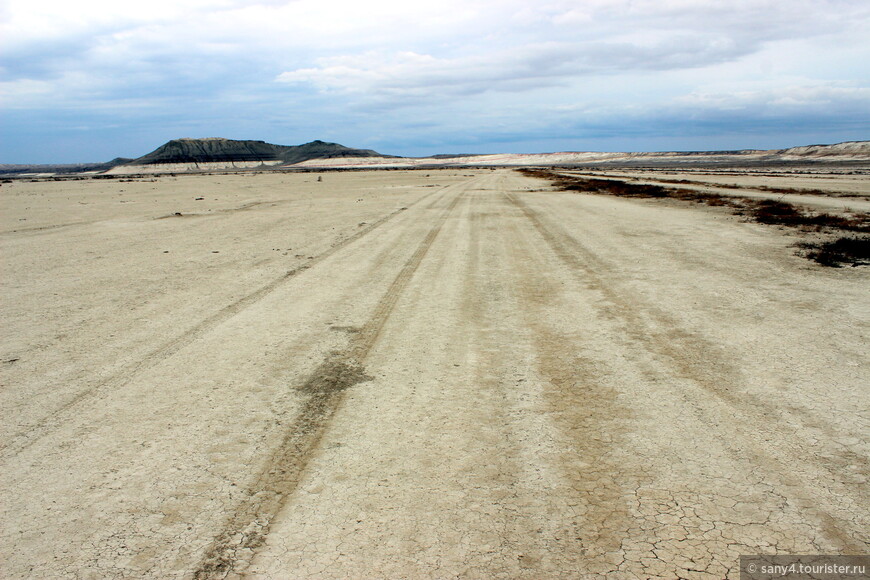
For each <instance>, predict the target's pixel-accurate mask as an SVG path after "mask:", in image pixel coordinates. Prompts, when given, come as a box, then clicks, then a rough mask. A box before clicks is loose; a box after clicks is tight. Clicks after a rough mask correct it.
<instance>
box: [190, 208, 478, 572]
mask: <svg viewBox="0 0 870 580" xmlns="http://www.w3.org/2000/svg"><path fill="white" fill-rule="evenodd" d="M461 198H462V194H461V193H456V194H455V195H454V197H453V199H452V200H451V201H450V202H449V204H448V206H447V207H446V209H444V210H443V211H442V213H441V215H440V216H439V217H438V218H437V219H436V222H435V224H434V225H433V226H432V228H431V229H430V230H429V232H428V234H427V235H426V237H425V238H423V240H422V241H421V242H420V244H419V245H418V246H417V249H416V251H415V252H414V253H413V254H412V255H411V257H410V258H409V259H408V261H407V262H405V264H404V266H402V269H401V270H400V271H399V273H398V274H397V275H396V277H395V279H394V280H393V281H392V283H391V284H390V286H389V287H388V288H387V291H386V292H385V293H384V295H383V296H382V297H381V299H380V300H379V301H378V303H377V305H376V306H375V309H374V312H373V314H372V315H371V317H370V318H369V319H368V321H367V322H366V323H365V324H364V325H363V326H362V327H361V328H360V329H359V330H358V331H356V332H353V333H352V334H353V336H352V339H351V341H350V344H349V345H348V347H347V348H346V349H345V350H343V351H340V352H334V353H332V354H331V356H329V357H328V358H327V359H326V360H324V361H323V362H322V363H321V364H320V365H319V366H318V367H317V369H315V371H314V372H313V373H312V374H311V375H309V376H308V377H307V378H306V379H305V381H304V382H303V384H302V385H300V386H298V387H297V389H298V390H299V391H300V392H301V393H304V394H305V395H306V396H307V399H306V400H305V402H304V403H303V404H302V409H301V410H300V411H299V413H298V415H297V418H296V420H295V421H293V422H292V423H291V427H290V429H288V431H287V432H286V434H285V436H284V439H283V440H282V441H281V443H280V445H279V446H278V447H277V448H276V449H275V450H274V451H272V452H271V454H270V456H269V458H268V459H267V460H266V462H265V465H264V467H263V468H262V469H261V470H260V472H259V475H258V476H257V477H256V478H255V479H254V483H253V484H252V485H251V487H250V488H249V489H248V490H247V492H246V493H245V494H244V495H245V497H246V498H248V499H246V500H245V501H243V502H242V503H241V504H240V505H239V506H238V507H237V508H236V509H235V511H234V513H233V515H232V516H231V517H230V518H229V520H228V521H227V524H226V525H225V527H224V529H223V530H222V531H221V532H220V533H218V534H217V536H216V538H215V540H214V542H213V544H212V545H211V547H210V548H209V549H208V550H207V551H206V553H205V556H204V557H203V559H202V561H201V563H200V564H199V566H198V567H197V569H196V572H195V573H194V577H195V578H197V579H206V578H225V577H227V575H228V574H230V573H232V572H233V571H235V570H238V569H243V568H244V567H245V566H246V565H247V564H248V562H249V561H250V560H251V558H253V556H254V555H255V550H256V549H257V548H258V547H259V546H260V545H262V543H263V541H264V540H265V537H266V535H267V534H268V533H269V529H270V524H271V522H272V519H273V518H274V517H275V515H276V514H277V513H278V512H279V511H280V509H281V508H282V506H283V505H284V503H285V502H286V501H287V500H288V499H289V497H290V496H291V495H292V494H293V492H294V490H295V489H296V486H297V485H298V483H299V480H300V478H301V477H302V474H303V473H304V471H305V467H306V465H307V463H308V460H309V458H310V456H311V455H312V453H313V452H314V451H315V449H316V448H317V445H318V443H319V442H320V440H321V437H322V436H323V433H324V431H325V430H326V429H327V428H328V426H329V422H330V420H331V419H332V417H333V415H334V414H335V412H336V410H337V409H338V408H339V407H340V406H341V403H342V401H343V400H344V393H345V391H346V390H347V389H348V388H350V387H352V386H353V385H355V384H357V383H360V382H363V381H366V380H369V379H370V377H368V376H367V375H366V371H365V367H364V363H365V359H366V356H367V355H368V352H369V350H371V348H372V346H373V345H374V344H375V342H377V340H378V337H379V336H380V333H381V330H382V329H383V327H384V324H385V323H386V322H387V319H388V318H389V316H390V313H391V312H392V311H393V309H394V308H395V305H396V302H398V300H399V298H400V297H401V295H402V292H403V290H404V289H405V287H406V286H407V285H408V283H409V282H410V281H411V278H412V277H413V275H414V273H415V272H416V271H417V268H418V267H419V266H420V263H421V262H422V261H423V259H424V258H425V256H426V253H427V252H428V251H429V248H430V247H431V246H432V242H434V241H435V238H437V237H438V234H439V233H440V231H441V228H442V227H443V225H444V223H445V222H446V221H447V219H448V217H449V216H450V215H451V213H452V212H453V210H454V208H455V207H456V205H457V204H458V203H459V201H460V199H461ZM434 203H437V202H433V204H434Z"/></svg>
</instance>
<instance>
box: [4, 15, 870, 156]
mask: <svg viewBox="0 0 870 580" xmlns="http://www.w3.org/2000/svg"><path fill="white" fill-rule="evenodd" d="M868 39H870V4H868V3H867V2H866V0H825V1H821V0H790V1H784V0H728V1H712V0H574V1H561V0H553V1H546V0H545V1H540V2H528V1H516V0H503V1H489V0H462V1H455V0H445V1H436V2H432V1H430V2H425V3H424V2H416V1H393V0H374V1H369V2H358V1H354V2H345V1H340V2H330V1H329V0H320V1H313V0H294V1H285V0H260V1H242V0H217V1H215V0H155V1H151V2H148V3H128V2H122V1H118V0H113V1H107V0H106V1H104V0H98V1H94V0H82V1H80V2H77V3H70V2H66V1H62V2H61V1H55V0H0V119H2V120H0V123H2V124H0V131H2V133H0V137H2V146H0V163H26V162H76V161H96V160H108V159H109V158H111V157H114V156H115V155H122V156H130V157H136V156H139V155H142V154H145V153H147V152H148V151H150V150H152V149H154V148H156V147H157V146H159V145H161V144H162V143H163V142H165V141H167V140H168V139H172V138H177V137H183V136H189V137H206V136H223V137H229V138H236V139H263V140H266V141H270V142H274V143H281V144H298V143H303V142H306V141H310V140H313V139H324V140H330V141H337V142H340V143H342V144H345V145H348V146H355V147H367V148H374V149H377V150H379V151H382V152H384V153H389V154H397V155H424V154H432V153H445V152H508V151H516V152H540V151H556V150H671V149H731V148H744V147H745V148H774V147H787V146H792V145H799V144H807V143H815V142H829V143H830V142H837V141H843V140H851V139H868V138H870V132H868V129H870V78H868V76H870V67H868V66H867V63H868V62H870V40H868Z"/></svg>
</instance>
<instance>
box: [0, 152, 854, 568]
mask: <svg viewBox="0 0 870 580" xmlns="http://www.w3.org/2000/svg"><path fill="white" fill-rule="evenodd" d="M316 177H317V175H316V174H285V175H282V174H265V175H211V176H178V177H172V176H157V177H149V178H145V179H139V178H137V179H134V180H133V181H118V180H87V181H64V182H51V181H48V182H40V183H28V182H16V183H14V184H11V185H10V184H4V185H3V186H2V189H0V199H2V204H3V211H2V214H0V223H2V227H0V240H2V248H3V251H2V261H3V276H2V285H3V290H2V292H3V294H2V295H3V301H2V309H3V323H4V328H5V332H4V333H3V336H2V347H0V356H2V360H0V368H2V373H3V375H2V409H3V421H2V431H0V433H2V439H0V441H2V449H0V461H2V464H0V477H2V489H3V491H4V498H3V501H2V503H0V514H2V529H0V577H2V578H13V579H17V578H60V577H64V578H89V579H91V578H92V579H103V578H194V577H199V578H223V577H228V578H239V577H249V578H273V579H284V578H288V579H289V578H529V579H540V578H578V577H579V578H604V577H605V576H606V577H608V578H626V579H629V578H638V577H661V578H676V577H680V578H699V579H700V578H723V577H729V578H736V577H737V576H738V572H737V569H736V567H737V559H738V556H739V555H740V554H753V553H852V554H855V553H858V554H860V553H867V552H868V547H867V543H868V534H867V530H868V529H870V494H868V485H867V475H868V465H867V456H868V443H867V441H868V419H870V416H868V413H870V404H868V402H870V401H868V397H870V396H868V391H867V378H868V362H867V357H866V354H867V352H868V343H867V340H868V339H867V337H868V332H870V293H868V292H867V288H868V284H867V283H868V277H870V269H868V268H866V267H864V268H844V269H825V268H821V267H819V266H816V265H814V264H813V263H811V262H808V261H806V260H804V259H803V258H800V257H798V256H796V255H795V251H794V248H793V247H791V245H792V244H793V243H794V242H795V241H797V239H798V237H797V235H796V234H794V233H790V232H787V231H782V230H779V229H776V228H771V227H766V226H762V225H757V224H750V223H746V222H744V221H741V219H740V218H738V217H735V216H732V215H729V214H728V213H727V212H724V211H718V210H711V209H704V208H701V207H695V206H690V205H673V204H659V203H656V202H653V201H632V200H623V199H616V198H611V197H603V196H589V195H578V194H570V193H557V192H551V191H547V189H548V187H547V186H546V184H545V183H544V182H542V181H539V180H535V179H531V178H528V177H523V176H521V175H519V174H518V173H515V172H513V171H510V170H506V169H499V170H494V171H490V170H482V171H471V170H440V171H439V170H433V171H432V172H431V173H426V172H420V171H417V172H414V171H387V172H377V171H369V172H355V173H325V174H323V181H322V182H318V181H316ZM770 179H771V182H773V183H774V185H775V184H776V183H775V182H776V179H775V178H770ZM831 179H836V178H831ZM848 179H850V181H849V182H848V184H846V185H845V186H844V187H843V188H840V189H841V190H843V189H845V190H849V191H851V190H852V189H854V182H853V178H852V177H849V178H848ZM753 183H755V182H754V181H753ZM863 184H864V185H863V188H864V189H863V193H865V194H866V193H867V182H866V181H864V182H863ZM789 186H793V185H789ZM832 190H833V191H837V189H836V188H835V187H834V188H833V189H832ZM198 197H202V198H204V199H202V200H197V199H196V198H198ZM176 212H178V213H180V214H181V215H180V216H179V215H175V214H176Z"/></svg>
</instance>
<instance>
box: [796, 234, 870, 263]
mask: <svg viewBox="0 0 870 580" xmlns="http://www.w3.org/2000/svg"><path fill="white" fill-rule="evenodd" d="M800 247H801V248H803V249H804V250H806V254H805V255H806V257H807V258H809V259H810V260H814V261H816V262H818V263H819V264H822V265H823V266H830V267H833V268H839V267H840V266H843V265H846V264H848V265H851V266H860V265H864V264H870V237H866V236H865V237H850V236H846V237H841V238H837V239H835V240H830V241H827V242H806V243H803V244H800Z"/></svg>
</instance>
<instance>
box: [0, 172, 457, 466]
mask: <svg viewBox="0 0 870 580" xmlns="http://www.w3.org/2000/svg"><path fill="white" fill-rule="evenodd" d="M444 189H447V188H444ZM444 189H441V190H436V191H433V192H431V193H429V194H427V195H426V196H424V197H421V198H420V199H418V200H416V201H414V202H413V203H412V204H409V205H408V206H407V207H403V208H400V209H397V210H395V211H393V212H391V213H389V214H387V215H385V216H383V217H382V218H380V219H378V220H377V221H374V222H372V223H370V224H368V225H366V226H365V227H364V228H362V229H360V230H359V231H357V232H355V233H354V234H353V235H351V236H348V237H347V238H344V239H342V240H338V241H336V242H335V243H334V244H333V245H332V246H331V247H330V248H329V249H328V250H326V251H324V252H322V253H320V254H318V255H316V256H314V257H312V258H311V259H309V260H308V261H306V262H305V263H303V264H300V265H299V266H297V267H295V268H292V269H290V270H288V271H286V272H285V273H284V274H282V275H281V276H280V277H278V278H275V279H274V280H272V281H271V282H269V283H267V284H265V285H263V286H261V287H260V288H258V289H256V290H254V291H253V292H251V293H250V294H247V295H245V296H243V297H242V298H239V299H238V300H236V301H235V302H233V303H231V304H228V305H226V306H224V307H223V308H221V309H220V310H218V311H217V312H215V313H214V314H212V315H211V316H209V317H207V318H205V319H204V320H202V321H200V322H199V323H198V324H196V325H195V326H194V327H192V328H190V329H188V330H187V331H185V332H184V333H182V334H180V335H178V336H176V337H174V338H172V339H170V340H168V341H166V342H164V343H163V344H162V345H160V346H158V347H157V348H155V349H153V350H152V351H151V352H149V353H148V354H146V355H145V356H143V357H142V358H140V359H139V360H136V361H134V362H132V363H128V364H126V365H124V366H123V367H122V368H120V369H119V370H117V371H116V372H115V373H113V374H112V375H111V376H109V377H107V378H105V379H103V380H101V381H99V382H98V383H96V384H94V385H93V386H91V387H88V388H87V389H85V390H83V391H80V392H79V393H77V394H76V395H75V396H73V397H72V398H71V399H70V400H68V401H67V402H66V403H64V404H63V405H61V406H60V407H58V408H57V409H55V410H53V411H52V412H51V413H49V414H47V415H46V416H44V417H43V418H42V419H40V420H39V421H38V422H36V423H34V424H33V425H31V426H29V427H28V428H27V429H24V430H22V431H20V432H18V433H16V434H15V435H13V436H12V437H10V438H9V439H8V440H7V441H5V442H3V443H0V457H9V456H14V455H15V454H17V453H20V452H21V451H22V450H24V449H27V448H28V447H29V446H30V445H32V444H33V443H35V442H36V441H38V440H39V439H40V438H42V437H43V436H45V435H46V434H47V433H50V432H51V430H52V427H53V425H56V424H57V422H58V420H62V419H61V418H62V417H63V416H64V415H66V414H68V413H70V412H71V411H72V410H73V409H75V408H76V407H77V406H78V405H80V404H81V403H83V402H85V401H87V400H90V399H92V398H93V397H95V396H97V395H98V394H99V393H101V392H104V391H106V390H107V389H119V388H123V387H124V386H125V385H126V384H128V383H130V382H131V381H132V380H133V379H134V378H135V377H136V376H138V375H139V374H140V373H142V372H143V371H145V370H147V369H149V368H151V367H153V366H154V365H156V364H158V363H159V362H160V361H162V360H165V359H166V358H168V357H170V356H172V355H173V354H175V353H176V352H178V351H179V350H180V349H182V348H184V347H185V346H187V345H188V344H190V343H192V342H193V341H195V340H197V339H198V338H199V337H201V336H203V335H204V334H206V333H207V332H209V331H210V330H211V329H213V328H215V327H216V326H218V325H219V324H221V323H222V322H224V321H226V320H228V319H230V318H232V317H233V316H235V315H236V314H238V313H239V312H241V311H243V310H245V309H246V308H249V307H250V306H252V305H254V304H256V303H257V302H259V301H260V300H262V299H263V298H265V297H266V296H268V295H269V294H271V293H272V292H274V291H275V290H276V289H277V288H279V287H280V286H281V285H282V284H284V283H285V282H287V281H288V280H290V279H291V278H293V277H295V276H296V275H298V274H300V273H302V272H304V271H305V270H308V269H309V268H312V267H313V266H315V265H317V264H319V263H320V262H322V261H324V260H326V259H327V258H329V257H330V256H332V255H333V254H335V253H336V252H338V251H340V250H342V249H344V248H345V247H347V246H349V245H351V244H353V243H354V242H356V241H357V240H359V239H361V238H363V237H364V236H366V235H368V234H370V233H371V232H373V231H375V230H377V229H378V228H379V227H381V226H382V225H384V224H385V223H387V222H388V221H390V220H391V219H392V218H394V217H396V216H397V215H399V214H400V213H402V212H404V211H405V210H407V209H409V208H410V207H413V206H414V205H417V204H420V203H422V202H423V201H424V200H427V199H430V198H432V197H437V196H438V194H440V193H443V191H444Z"/></svg>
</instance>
